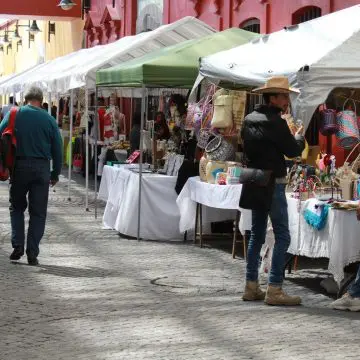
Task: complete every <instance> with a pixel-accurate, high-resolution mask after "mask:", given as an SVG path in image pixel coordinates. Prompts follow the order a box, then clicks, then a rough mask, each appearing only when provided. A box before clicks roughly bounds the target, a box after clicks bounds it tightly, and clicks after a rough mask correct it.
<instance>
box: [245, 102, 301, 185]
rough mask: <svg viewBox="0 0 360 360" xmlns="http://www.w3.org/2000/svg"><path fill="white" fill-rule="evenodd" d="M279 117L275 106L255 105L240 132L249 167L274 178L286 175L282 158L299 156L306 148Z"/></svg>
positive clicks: (299, 137)
mask: <svg viewBox="0 0 360 360" xmlns="http://www.w3.org/2000/svg"><path fill="white" fill-rule="evenodd" d="M280 114H281V110H280V109H278V108H276V107H273V106H267V105H258V106H257V107H256V108H255V110H254V111H253V112H252V113H251V114H249V115H247V116H246V118H245V120H244V126H243V130H242V137H243V142H244V155H245V160H246V161H247V165H248V167H249V168H256V169H264V170H272V171H273V173H274V176H275V177H276V178H280V177H284V176H286V165H285V158H284V155H285V156H287V157H289V158H293V157H297V156H300V155H301V153H302V151H303V150H304V147H305V140H304V137H303V136H299V135H297V136H295V137H294V136H293V135H292V134H291V132H290V130H289V127H288V125H287V123H286V121H285V120H284V119H282V118H281V116H280Z"/></svg>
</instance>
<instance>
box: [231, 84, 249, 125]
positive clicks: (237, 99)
mask: <svg viewBox="0 0 360 360" xmlns="http://www.w3.org/2000/svg"><path fill="white" fill-rule="evenodd" d="M230 95H231V96H232V97H233V109H232V112H233V122H234V125H235V128H236V130H241V129H242V125H243V122H244V118H245V109H246V91H237V90H231V91H230Z"/></svg>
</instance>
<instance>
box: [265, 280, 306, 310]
mask: <svg viewBox="0 0 360 360" xmlns="http://www.w3.org/2000/svg"><path fill="white" fill-rule="evenodd" d="M265 304H268V305H288V306H294V305H300V304H301V298H300V297H299V296H289V295H288V294H286V293H285V292H284V291H283V289H282V288H281V287H277V286H271V285H269V286H268V288H267V291H266V296H265Z"/></svg>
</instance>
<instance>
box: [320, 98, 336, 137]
mask: <svg viewBox="0 0 360 360" xmlns="http://www.w3.org/2000/svg"><path fill="white" fill-rule="evenodd" d="M320 116H321V124H320V133H321V134H322V135H324V136H329V135H333V134H336V133H337V132H338V131H339V124H338V122H337V119H336V110H333V109H327V108H326V105H325V104H324V105H323V108H322V110H320Z"/></svg>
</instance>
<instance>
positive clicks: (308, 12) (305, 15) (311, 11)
mask: <svg viewBox="0 0 360 360" xmlns="http://www.w3.org/2000/svg"><path fill="white" fill-rule="evenodd" d="M320 16H321V9H320V8H319V7H317V6H306V7H303V8H301V9H299V10H298V11H296V12H295V13H294V14H293V21H292V23H293V25H296V24H300V23H303V22H305V21H309V20H313V19H316V18H318V17H320Z"/></svg>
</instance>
